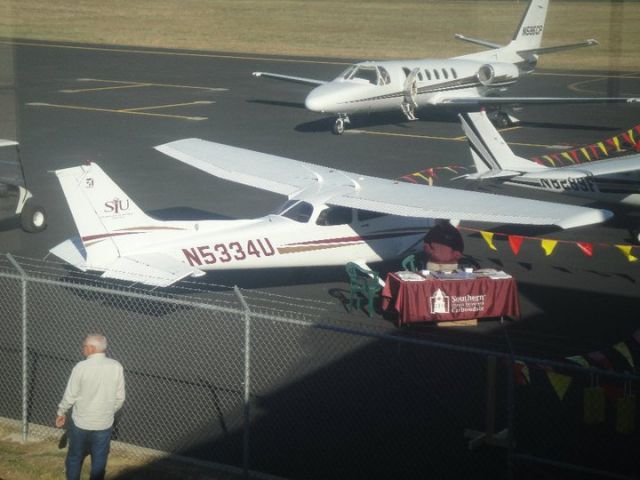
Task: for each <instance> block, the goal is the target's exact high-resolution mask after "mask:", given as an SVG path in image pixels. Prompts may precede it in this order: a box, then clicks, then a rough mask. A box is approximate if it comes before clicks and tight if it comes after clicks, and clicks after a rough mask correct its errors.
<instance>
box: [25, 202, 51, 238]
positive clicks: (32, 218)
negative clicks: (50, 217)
mask: <svg viewBox="0 0 640 480" xmlns="http://www.w3.org/2000/svg"><path fill="white" fill-rule="evenodd" d="M20 225H22V229H23V230H24V231H25V232H29V233H38V232H41V231H43V230H44V229H45V228H47V212H46V210H45V209H44V207H43V206H41V205H36V204H35V203H33V202H32V201H30V200H28V201H27V203H25V205H24V207H23V208H22V213H20Z"/></svg>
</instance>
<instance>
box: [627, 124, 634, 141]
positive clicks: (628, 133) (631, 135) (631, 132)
mask: <svg viewBox="0 0 640 480" xmlns="http://www.w3.org/2000/svg"><path fill="white" fill-rule="evenodd" d="M627 135H629V140H631V145H635V144H636V141H635V139H634V138H633V128H632V129H631V130H628V131H627Z"/></svg>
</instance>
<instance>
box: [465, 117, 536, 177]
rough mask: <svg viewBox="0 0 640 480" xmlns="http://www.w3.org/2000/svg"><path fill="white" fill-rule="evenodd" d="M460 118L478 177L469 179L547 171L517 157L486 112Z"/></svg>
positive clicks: (472, 175)
mask: <svg viewBox="0 0 640 480" xmlns="http://www.w3.org/2000/svg"><path fill="white" fill-rule="evenodd" d="M458 116H459V117H460V122H461V123H462V129H463V130H464V133H465V135H466V136H467V141H468V142H469V148H470V150H471V155H472V157H473V162H474V164H475V166H476V170H477V173H476V174H471V175H467V177H466V178H470V179H483V178H498V177H512V176H515V175H519V174H520V173H522V172H528V171H533V170H540V169H544V168H546V167H544V166H542V165H538V164H537V163H534V162H532V161H530V160H527V159H525V158H522V157H518V156H517V155H515V154H514V153H513V151H512V150H511V148H509V145H507V143H506V142H505V141H504V139H503V138H502V136H501V135H500V133H499V132H498V131H497V130H496V128H495V127H494V126H493V124H492V123H491V121H490V120H489V118H488V117H487V114H486V112H484V111H482V112H471V113H466V114H460V115H458Z"/></svg>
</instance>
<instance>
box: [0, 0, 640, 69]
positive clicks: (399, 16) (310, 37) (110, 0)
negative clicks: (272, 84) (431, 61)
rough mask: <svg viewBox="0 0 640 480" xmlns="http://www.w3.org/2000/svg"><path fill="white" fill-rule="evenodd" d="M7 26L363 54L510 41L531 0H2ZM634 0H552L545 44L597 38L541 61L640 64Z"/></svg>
mask: <svg viewBox="0 0 640 480" xmlns="http://www.w3.org/2000/svg"><path fill="white" fill-rule="evenodd" d="M4 2H5V4H4V5H5V6H4V7H1V6H0V8H3V9H4V11H2V10H0V15H1V17H0V18H1V20H0V36H2V37H5V38H11V37H13V38H22V39H33V40H47V41H72V42H89V43H98V44H105V45H132V46H145V47H158V48H180V49H197V50H213V51H221V52H243V53H258V54H275V55H304V56H323V57H339V58H356V59H389V58H417V57H436V58H437V57H447V56H454V55H461V54H464V53H470V52H473V51H476V50H477V47H475V46H473V45H469V44H466V43H463V42H459V41H456V40H454V39H453V35H454V33H464V34H466V35H468V36H472V37H480V38H486V39H488V40H492V41H495V42H501V43H506V42H508V41H509V39H510V38H511V36H512V34H513V30H514V29H515V27H516V25H517V23H518V21H519V19H520V16H521V14H522V12H523V10H524V8H525V6H526V2H525V1H524V0H519V1H515V0H511V1H505V0H503V1H496V0H488V1H480V0H458V1H446V2H442V1H436V0H431V1H430V0H414V1H410V0H394V1H385V0H353V1H344V0H339V1H335V0H180V1H178V0H136V1H129V0H77V1H70V0H56V1H53V2H42V1H41V0H4ZM6 2H8V3H6ZM639 23H640V7H639V6H638V4H637V3H634V2H622V3H621V2H613V3H610V2H609V1H606V0H602V1H599V2H591V1H571V2H566V1H558V0H552V1H551V6H550V9H549V14H548V19H547V26H546V29H545V38H544V41H543V45H552V44H557V43H571V42H575V41H579V40H583V39H586V38H596V39H598V40H599V41H600V43H601V45H600V46H598V47H592V48H589V49H583V50H574V51H570V52H567V53H557V54H550V55H547V56H545V57H544V59H543V60H542V61H541V62H540V66H542V67H548V68H553V67H572V68H596V69H614V70H635V69H640V63H639V62H638V60H637V51H636V50H637V46H638V45H640V29H638V28H637V25H638V24H639Z"/></svg>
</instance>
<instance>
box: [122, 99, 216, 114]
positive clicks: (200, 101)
mask: <svg viewBox="0 0 640 480" xmlns="http://www.w3.org/2000/svg"><path fill="white" fill-rule="evenodd" d="M212 103H215V102H213V101H210V100H198V101H195V102H188V103H174V104H171V105H154V106H151V107H137V108H122V109H120V110H118V111H120V112H141V111H143V110H158V109H160V108H177V107H189V106H191V105H210V104H212Z"/></svg>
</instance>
